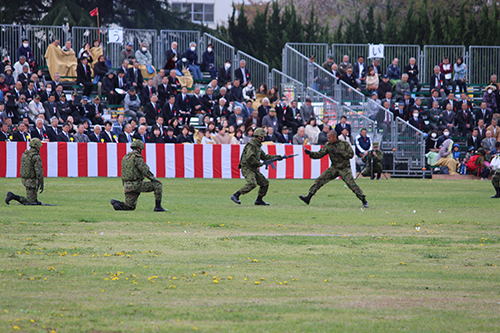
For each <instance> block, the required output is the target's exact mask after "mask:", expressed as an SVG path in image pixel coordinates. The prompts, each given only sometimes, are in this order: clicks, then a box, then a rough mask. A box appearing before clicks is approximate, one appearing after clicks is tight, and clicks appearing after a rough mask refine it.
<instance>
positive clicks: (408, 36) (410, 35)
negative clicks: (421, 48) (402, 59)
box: [399, 0, 417, 44]
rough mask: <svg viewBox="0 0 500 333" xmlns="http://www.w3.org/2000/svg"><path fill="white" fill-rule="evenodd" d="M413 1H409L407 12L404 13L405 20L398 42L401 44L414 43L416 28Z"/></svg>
mask: <svg viewBox="0 0 500 333" xmlns="http://www.w3.org/2000/svg"><path fill="white" fill-rule="evenodd" d="M414 7H415V4H414V0H411V1H410V4H409V5H408V12H407V13H406V19H405V21H404V22H403V26H402V28H401V31H400V33H399V36H400V38H399V42H400V43H401V44H413V43H414V42H415V35H416V29H415V28H416V26H417V22H416V20H415V13H414Z"/></svg>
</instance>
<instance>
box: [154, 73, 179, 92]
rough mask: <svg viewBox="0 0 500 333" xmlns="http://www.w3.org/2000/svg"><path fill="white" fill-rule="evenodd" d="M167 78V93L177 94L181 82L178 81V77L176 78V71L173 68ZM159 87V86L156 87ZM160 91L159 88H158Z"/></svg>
mask: <svg viewBox="0 0 500 333" xmlns="http://www.w3.org/2000/svg"><path fill="white" fill-rule="evenodd" d="M167 78H168V90H167V93H168V94H169V95H172V94H174V95H177V92H178V90H179V89H180V88H181V83H180V82H179V79H178V78H177V72H176V71H175V69H172V70H171V71H170V75H169V76H168V77H167ZM163 82H164V81H163V79H162V83H163ZM158 89H159V87H158ZM158 91H160V90H158Z"/></svg>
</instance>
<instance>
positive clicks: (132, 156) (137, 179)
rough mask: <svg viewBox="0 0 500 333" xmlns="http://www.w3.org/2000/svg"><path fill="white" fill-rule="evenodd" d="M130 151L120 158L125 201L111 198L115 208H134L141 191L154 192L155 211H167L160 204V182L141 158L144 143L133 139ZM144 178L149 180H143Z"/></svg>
mask: <svg viewBox="0 0 500 333" xmlns="http://www.w3.org/2000/svg"><path fill="white" fill-rule="evenodd" d="M130 148H132V151H131V152H130V153H128V154H127V155H125V156H124V157H123V159H122V182H123V188H124V190H125V202H121V201H118V200H115V199H111V205H112V206H113V208H114V209H115V210H135V207H136V206H137V199H138V198H139V195H141V193H142V192H153V191H154V192H155V202H156V205H155V208H154V211H155V212H165V211H168V210H167V209H164V208H163V207H162V206H161V195H162V184H161V182H160V181H159V180H158V179H156V178H155V176H154V175H153V173H152V172H151V171H150V170H149V166H148V165H147V164H146V162H144V159H143V158H142V155H141V153H142V150H143V149H144V143H143V142H142V141H141V140H135V141H134V142H132V144H131V145H130ZM144 178H148V179H149V180H151V181H150V182H144V181H143V180H144Z"/></svg>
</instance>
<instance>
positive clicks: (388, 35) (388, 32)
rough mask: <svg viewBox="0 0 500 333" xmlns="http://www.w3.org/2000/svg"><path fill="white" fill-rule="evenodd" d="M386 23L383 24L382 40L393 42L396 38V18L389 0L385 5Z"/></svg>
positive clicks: (395, 41)
mask: <svg viewBox="0 0 500 333" xmlns="http://www.w3.org/2000/svg"><path fill="white" fill-rule="evenodd" d="M385 8H386V20H387V21H386V24H385V32H384V40H383V42H384V43H385V44H394V43H397V39H398V36H397V34H398V22H397V19H396V15H394V13H393V11H392V8H391V1H390V0H389V1H387V5H386V7H385Z"/></svg>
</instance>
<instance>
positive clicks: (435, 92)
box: [427, 89, 453, 110]
mask: <svg viewBox="0 0 500 333" xmlns="http://www.w3.org/2000/svg"><path fill="white" fill-rule="evenodd" d="M434 102H437V103H438V105H441V98H440V97H439V90H437V89H432V90H431V97H429V98H427V108H428V109H430V108H431V107H432V105H434ZM443 109H444V107H443ZM452 110H453V108H452Z"/></svg>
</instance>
